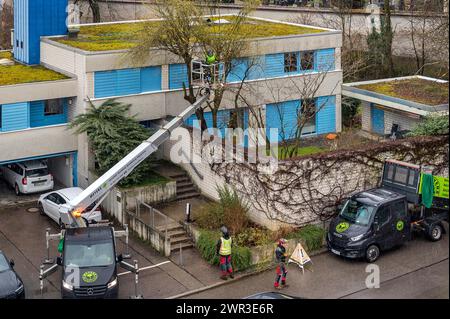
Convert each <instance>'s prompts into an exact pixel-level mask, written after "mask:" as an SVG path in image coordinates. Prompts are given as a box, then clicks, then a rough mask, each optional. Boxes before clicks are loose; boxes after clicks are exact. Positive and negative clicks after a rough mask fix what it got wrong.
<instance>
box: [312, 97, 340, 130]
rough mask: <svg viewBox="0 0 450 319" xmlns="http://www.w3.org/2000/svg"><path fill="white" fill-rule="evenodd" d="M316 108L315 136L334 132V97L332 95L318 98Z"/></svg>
mask: <svg viewBox="0 0 450 319" xmlns="http://www.w3.org/2000/svg"><path fill="white" fill-rule="evenodd" d="M316 107H317V110H318V112H317V114H316V132H317V134H325V133H333V132H336V97H335V96H334V95H332V96H321V97H318V98H317V99H316Z"/></svg>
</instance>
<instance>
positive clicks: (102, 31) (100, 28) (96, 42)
mask: <svg viewBox="0 0 450 319" xmlns="http://www.w3.org/2000/svg"><path fill="white" fill-rule="evenodd" d="M222 19H226V20H230V19H233V17H232V16H231V17H230V16H225V17H222ZM161 23H163V22H162V21H148V22H131V23H114V24H101V25H88V26H81V27H80V33H79V34H78V38H76V39H69V38H68V37H64V38H56V39H55V41H57V42H60V43H63V44H66V45H69V46H71V47H75V48H78V49H82V50H85V51H109V50H123V49H129V48H132V47H133V46H135V45H136V43H137V34H138V33H139V32H140V31H141V30H142V29H143V28H144V26H145V25H146V24H147V25H148V26H150V28H151V27H152V25H154V27H155V30H156V28H157V27H158V26H159V25H160V24H161ZM227 27H229V26H228V25H227V24H213V25H212V26H210V28H211V32H212V33H218V32H220V31H223V30H226V28H227ZM324 31H326V30H323V29H317V28H314V27H306V26H299V25H289V24H284V23H276V22H269V21H263V20H257V19H247V21H246V23H245V24H243V25H242V26H241V29H240V32H242V34H243V35H244V36H245V37H247V38H249V39H251V38H266V37H279V36H288V35H301V34H311V33H319V32H324Z"/></svg>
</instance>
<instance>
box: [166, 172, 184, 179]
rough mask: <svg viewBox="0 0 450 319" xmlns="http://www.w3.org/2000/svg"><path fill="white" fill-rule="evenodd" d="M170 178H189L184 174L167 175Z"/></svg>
mask: <svg viewBox="0 0 450 319" xmlns="http://www.w3.org/2000/svg"><path fill="white" fill-rule="evenodd" d="M169 177H170V178H173V179H181V178H187V177H189V176H188V175H187V174H186V173H178V174H171V175H169Z"/></svg>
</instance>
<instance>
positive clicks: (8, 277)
mask: <svg viewBox="0 0 450 319" xmlns="http://www.w3.org/2000/svg"><path fill="white" fill-rule="evenodd" d="M13 268H14V261H12V260H10V261H8V259H7V258H6V256H5V255H4V254H3V252H2V251H0V299H25V288H24V287H23V282H22V279H20V277H19V275H18V274H17V273H16V272H15V271H14V269H13Z"/></svg>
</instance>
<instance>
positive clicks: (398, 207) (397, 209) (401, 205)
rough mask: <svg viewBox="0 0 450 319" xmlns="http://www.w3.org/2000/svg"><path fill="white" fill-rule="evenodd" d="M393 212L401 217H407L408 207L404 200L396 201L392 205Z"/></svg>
mask: <svg viewBox="0 0 450 319" xmlns="http://www.w3.org/2000/svg"><path fill="white" fill-rule="evenodd" d="M391 209H392V212H394V213H396V214H398V216H399V217H403V218H405V217H406V207H405V202H404V201H399V202H395V203H393V204H392V206H391Z"/></svg>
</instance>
